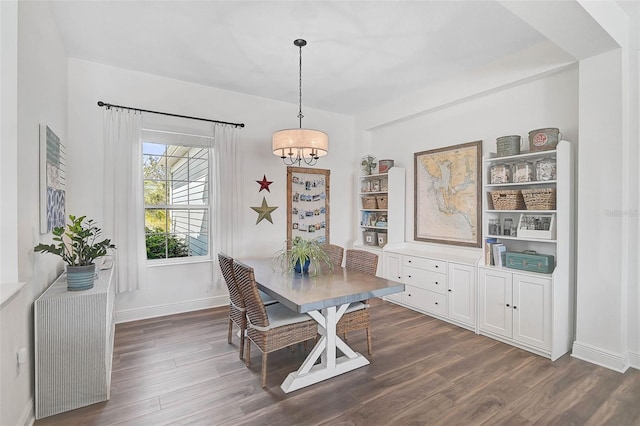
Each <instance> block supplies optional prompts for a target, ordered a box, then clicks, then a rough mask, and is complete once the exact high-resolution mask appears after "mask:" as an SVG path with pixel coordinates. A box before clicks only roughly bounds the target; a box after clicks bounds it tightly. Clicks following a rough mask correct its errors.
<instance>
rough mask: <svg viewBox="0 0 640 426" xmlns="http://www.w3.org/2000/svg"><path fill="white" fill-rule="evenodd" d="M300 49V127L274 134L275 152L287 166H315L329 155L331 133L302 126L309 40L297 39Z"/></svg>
mask: <svg viewBox="0 0 640 426" xmlns="http://www.w3.org/2000/svg"><path fill="white" fill-rule="evenodd" d="M293 44H294V45H296V46H298V48H299V50H300V79H299V89H300V90H299V94H300V96H299V107H300V109H299V111H298V119H299V120H300V127H299V128H297V129H285V130H279V131H277V132H275V133H274V134H273V138H272V148H273V154H274V155H277V156H278V157H280V158H282V161H283V162H284V164H286V165H287V166H292V165H294V164H297V165H300V164H301V163H302V162H303V161H304V163H305V164H307V165H309V166H313V165H315V164H316V162H317V161H318V158H320V157H322V156H324V155H327V153H328V151H329V135H327V134H326V133H325V132H321V131H319V130H312V129H303V128H302V118H303V117H304V115H302V48H303V47H304V46H306V45H307V41H306V40H303V39H297V40H295V41H294V42H293Z"/></svg>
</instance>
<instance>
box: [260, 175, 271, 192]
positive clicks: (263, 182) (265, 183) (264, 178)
mask: <svg viewBox="0 0 640 426" xmlns="http://www.w3.org/2000/svg"><path fill="white" fill-rule="evenodd" d="M256 182H257V183H259V184H260V191H262V190H263V189H266V190H267V191H269V192H271V190H270V189H269V185H271V184H272V183H273V182H272V181H270V180H267V175H262V180H257V181H256ZM260 191H258V192H260Z"/></svg>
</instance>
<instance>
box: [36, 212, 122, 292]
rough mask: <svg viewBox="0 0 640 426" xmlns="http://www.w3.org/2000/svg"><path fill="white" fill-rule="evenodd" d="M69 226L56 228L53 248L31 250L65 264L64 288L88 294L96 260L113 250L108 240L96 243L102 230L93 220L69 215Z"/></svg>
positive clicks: (51, 246) (46, 245)
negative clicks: (50, 254) (62, 261)
mask: <svg viewBox="0 0 640 426" xmlns="http://www.w3.org/2000/svg"><path fill="white" fill-rule="evenodd" d="M69 219H70V223H67V229H66V232H65V228H64V227H55V228H54V229H53V231H52V233H53V241H54V243H53V244H42V243H40V244H38V245H37V246H35V247H34V248H33V250H34V251H38V252H40V253H52V254H57V255H58V256H60V257H61V258H62V260H64V261H65V262H66V263H67V288H68V289H69V290H71V291H77V290H88V289H90V288H92V287H93V282H94V279H95V271H96V265H95V263H94V261H95V260H96V258H98V257H101V256H104V255H106V254H107V250H108V249H114V248H116V246H115V245H113V244H111V240H109V239H104V240H102V241H99V238H100V234H101V233H102V230H101V229H100V228H98V227H97V226H96V224H95V222H94V221H93V219H86V216H80V217H76V216H74V215H69Z"/></svg>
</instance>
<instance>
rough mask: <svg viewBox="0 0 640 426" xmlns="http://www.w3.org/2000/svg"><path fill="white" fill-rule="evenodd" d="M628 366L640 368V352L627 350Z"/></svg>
mask: <svg viewBox="0 0 640 426" xmlns="http://www.w3.org/2000/svg"><path fill="white" fill-rule="evenodd" d="M629 366H630V367H633V368H635V369H636V370H640V353H638V352H631V351H629Z"/></svg>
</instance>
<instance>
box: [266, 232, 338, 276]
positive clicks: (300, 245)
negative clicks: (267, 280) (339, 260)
mask: <svg viewBox="0 0 640 426" xmlns="http://www.w3.org/2000/svg"><path fill="white" fill-rule="evenodd" d="M274 262H275V263H276V264H277V265H278V266H279V267H280V268H281V269H282V270H283V271H288V272H291V271H296V272H297V273H308V272H309V265H313V268H314V272H313V275H316V274H317V273H318V271H319V270H320V268H321V267H322V264H323V263H324V264H326V265H327V266H328V268H329V270H331V269H333V264H332V263H331V258H330V257H329V254H328V253H327V252H326V251H325V250H324V248H323V247H322V243H320V241H319V240H318V239H312V240H305V239H304V238H302V237H295V238H294V239H293V241H292V242H291V247H288V246H285V247H283V248H282V249H280V250H278V251H277V252H276V254H275V257H274Z"/></svg>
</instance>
